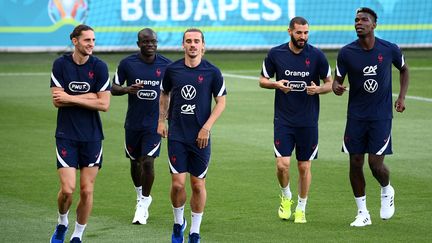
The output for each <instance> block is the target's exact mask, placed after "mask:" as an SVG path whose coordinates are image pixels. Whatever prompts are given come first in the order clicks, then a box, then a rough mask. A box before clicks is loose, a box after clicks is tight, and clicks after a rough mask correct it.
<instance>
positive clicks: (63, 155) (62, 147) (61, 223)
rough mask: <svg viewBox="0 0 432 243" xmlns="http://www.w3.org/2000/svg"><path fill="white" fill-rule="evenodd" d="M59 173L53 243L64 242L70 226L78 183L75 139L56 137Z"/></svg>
mask: <svg viewBox="0 0 432 243" xmlns="http://www.w3.org/2000/svg"><path fill="white" fill-rule="evenodd" d="M56 157H57V173H58V175H59V180H60V190H59V192H58V194H57V205H58V215H59V216H58V219H57V226H56V229H55V231H54V233H53V235H52V237H51V242H52V243H58V242H63V241H64V238H65V235H66V232H67V229H68V226H69V221H68V214H69V209H70V207H71V204H72V195H73V192H74V191H75V185H76V167H77V161H78V156H77V148H76V144H75V143H74V142H73V141H70V140H66V139H59V138H57V139H56Z"/></svg>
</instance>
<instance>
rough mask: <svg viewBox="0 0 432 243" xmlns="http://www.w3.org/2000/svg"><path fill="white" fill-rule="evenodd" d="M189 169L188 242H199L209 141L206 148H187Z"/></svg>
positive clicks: (205, 192) (208, 158)
mask: <svg viewBox="0 0 432 243" xmlns="http://www.w3.org/2000/svg"><path fill="white" fill-rule="evenodd" d="M189 149H190V156H189V158H190V159H189V161H188V163H189V167H188V168H189V169H188V172H189V174H190V183H191V189H192V196H191V200H190V206H191V228H190V233H189V242H199V241H200V238H201V236H200V227H201V221H202V217H203V214H204V208H205V205H206V201H207V190H206V180H205V177H206V175H207V172H208V166H209V163H210V154H211V141H210V140H209V143H208V146H207V147H205V148H203V149H199V148H198V147H197V146H196V145H195V144H193V145H190V146H189Z"/></svg>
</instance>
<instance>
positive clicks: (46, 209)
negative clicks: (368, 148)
mask: <svg viewBox="0 0 432 243" xmlns="http://www.w3.org/2000/svg"><path fill="white" fill-rule="evenodd" d="M326 54H327V56H328V58H329V60H330V63H331V65H332V67H333V68H334V60H335V57H336V52H334V51H328V52H326ZM125 55H126V53H120V54H101V55H98V56H99V57H101V58H102V59H104V60H106V61H107V62H108V65H109V69H110V74H111V75H112V74H113V72H114V70H115V68H116V65H117V63H118V61H119V60H120V59H121V58H123V57H124V56H125ZM265 55H266V54H265V53H263V52H249V53H243V52H209V53H207V54H206V58H208V59H209V60H210V61H212V62H213V63H215V64H216V65H218V66H219V67H220V68H221V69H222V71H223V72H224V73H227V74H235V75H242V76H251V77H256V79H248V78H246V79H245V78H231V77H228V75H227V78H226V85H227V89H228V96H227V108H226V110H225V112H224V114H223V115H222V117H221V118H220V120H219V121H218V122H217V123H216V125H215V126H214V128H213V132H212V134H213V153H212V162H211V165H210V169H209V173H208V177H207V178H208V179H207V191H208V201H207V207H206V209H205V213H204V219H203V223H202V226H201V233H202V237H203V242H288V241H294V242H374V241H376V242H377V241H379V242H408V241H409V242H427V241H430V239H431V237H432V234H431V233H430V228H431V226H432V223H431V220H430V219H431V218H432V210H431V208H430V201H431V200H432V189H431V187H430V185H429V184H430V183H431V182H432V164H431V162H430V159H431V156H430V152H429V149H430V148H429V146H428V145H430V142H431V138H432V132H431V130H430V129H429V126H430V120H431V119H432V113H431V111H432V102H431V101H430V99H432V84H431V82H430V81H429V80H430V77H431V75H432V69H431V68H430V67H431V66H432V60H431V58H430V57H431V56H432V50H419V51H413V50H406V51H405V55H406V58H407V62H408V64H409V65H410V68H411V69H412V70H411V85H410V88H409V92H408V95H410V96H417V97H424V98H428V99H429V101H420V100H414V99H410V98H407V100H406V103H407V110H406V111H405V112H404V113H403V114H395V119H394V121H393V150H394V155H392V156H388V157H387V158H386V164H387V165H388V166H389V167H390V169H391V181H392V184H393V185H394V187H395V188H396V193H397V194H396V214H395V216H394V218H392V219H391V220H389V221H382V220H381V219H379V186H378V183H377V182H376V181H375V180H374V179H373V177H372V176H371V173H370V171H369V169H368V168H367V166H366V167H365V175H366V180H367V188H366V190H367V196H368V208H369V210H370V212H371V215H372V222H373V225H372V226H370V227H366V228H364V229H363V228H362V229H357V228H355V229H354V228H351V227H349V223H350V222H351V221H352V220H353V219H354V216H355V214H356V206H355V202H354V200H353V195H352V192H351V188H350V185H349V180H348V157H347V156H346V155H345V154H343V153H341V152H340V146H341V138H342V135H343V130H344V126H345V115H346V103H347V98H348V97H347V95H344V96H343V97H336V96H335V95H333V94H328V95H325V96H322V97H321V116H320V151H319V159H318V160H316V161H314V162H313V166H312V175H313V179H312V185H311V190H310V195H309V200H308V206H307V219H308V223H307V224H305V225H294V223H293V222H292V221H281V220H279V219H278V217H277V212H276V210H277V207H278V203H279V198H278V193H279V191H278V183H277V180H276V177H275V165H274V158H273V149H272V137H273V135H272V134H273V132H272V130H273V125H272V116H273V91H271V90H265V89H261V88H259V87H258V76H259V73H260V68H261V63H262V59H263V58H264V56H265ZM167 56H169V57H171V58H173V59H175V58H178V57H180V56H181V54H179V53H167ZM56 57H57V55H56V54H42V53H41V54H16V53H2V55H1V56H0V114H1V115H0V124H1V127H0V138H1V140H0V154H1V159H0V161H1V162H0V166H1V170H0V205H1V207H0V228H1V232H2V240H1V242H47V241H48V239H49V237H50V236H51V234H52V230H53V229H54V226H55V224H56V218H57V207H56V196H57V190H58V176H57V173H56V167H55V150H54V141H55V140H54V130H55V123H56V122H55V121H56V109H55V108H54V107H53V106H52V104H51V97H50V91H49V73H50V69H51V64H52V61H53V60H54V59H55V58H56ZM394 77H395V78H394V89H395V92H397V90H398V78H397V77H398V76H397V73H396V72H394ZM126 101H127V100H126V97H112V99H111V108H110V111H109V112H107V113H103V114H102V119H103V125H104V132H105V136H106V139H105V140H104V162H103V168H102V170H101V171H100V174H99V175H98V178H97V182H96V189H95V198H94V209H93V212H92V216H91V218H90V221H89V224H88V227H87V230H86V233H85V236H84V240H85V241H87V242H169V239H170V235H171V229H172V220H173V216H172V210H171V205H170V201H169V187H170V175H169V170H168V165H167V156H166V153H167V152H166V147H165V146H166V142H165V141H164V145H163V149H162V151H161V157H160V158H158V159H157V160H156V181H155V184H154V187H153V191H152V195H153V199H154V200H153V203H152V206H151V208H150V214H151V216H150V219H149V223H148V225H144V226H137V225H132V224H131V219H132V216H133V213H134V206H135V193H134V189H133V185H132V182H131V179H130V176H129V162H128V160H127V159H126V158H125V157H124V152H123V137H124V133H123V121H124V115H125V110H126ZM291 171H292V172H291V174H292V186H291V189H292V190H293V194H294V195H296V193H297V189H296V185H297V182H296V181H297V169H296V165H295V163H293V167H292V170H291ZM189 196H190V193H189ZM76 200H77V194H75V202H74V204H73V206H72V208H71V214H70V218H69V221H70V222H72V223H73V222H74V220H75V215H74V212H73V211H74V210H75V207H76ZM185 216H186V218H187V219H188V220H189V221H190V209H189V207H188V206H187V207H186V214H185ZM70 234H71V231H70V232H69V234H68V237H69V236H70Z"/></svg>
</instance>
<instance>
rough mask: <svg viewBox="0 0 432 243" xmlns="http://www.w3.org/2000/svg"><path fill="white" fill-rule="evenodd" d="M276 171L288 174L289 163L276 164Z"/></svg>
mask: <svg viewBox="0 0 432 243" xmlns="http://www.w3.org/2000/svg"><path fill="white" fill-rule="evenodd" d="M276 169H277V170H278V172H288V170H289V163H288V164H287V163H283V162H277V163H276Z"/></svg>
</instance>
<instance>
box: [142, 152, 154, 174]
mask: <svg viewBox="0 0 432 243" xmlns="http://www.w3.org/2000/svg"><path fill="white" fill-rule="evenodd" d="M140 160H141V162H140V163H141V166H142V168H143V171H144V173H153V171H154V158H153V157H149V156H146V157H143V158H141V159H140Z"/></svg>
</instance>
